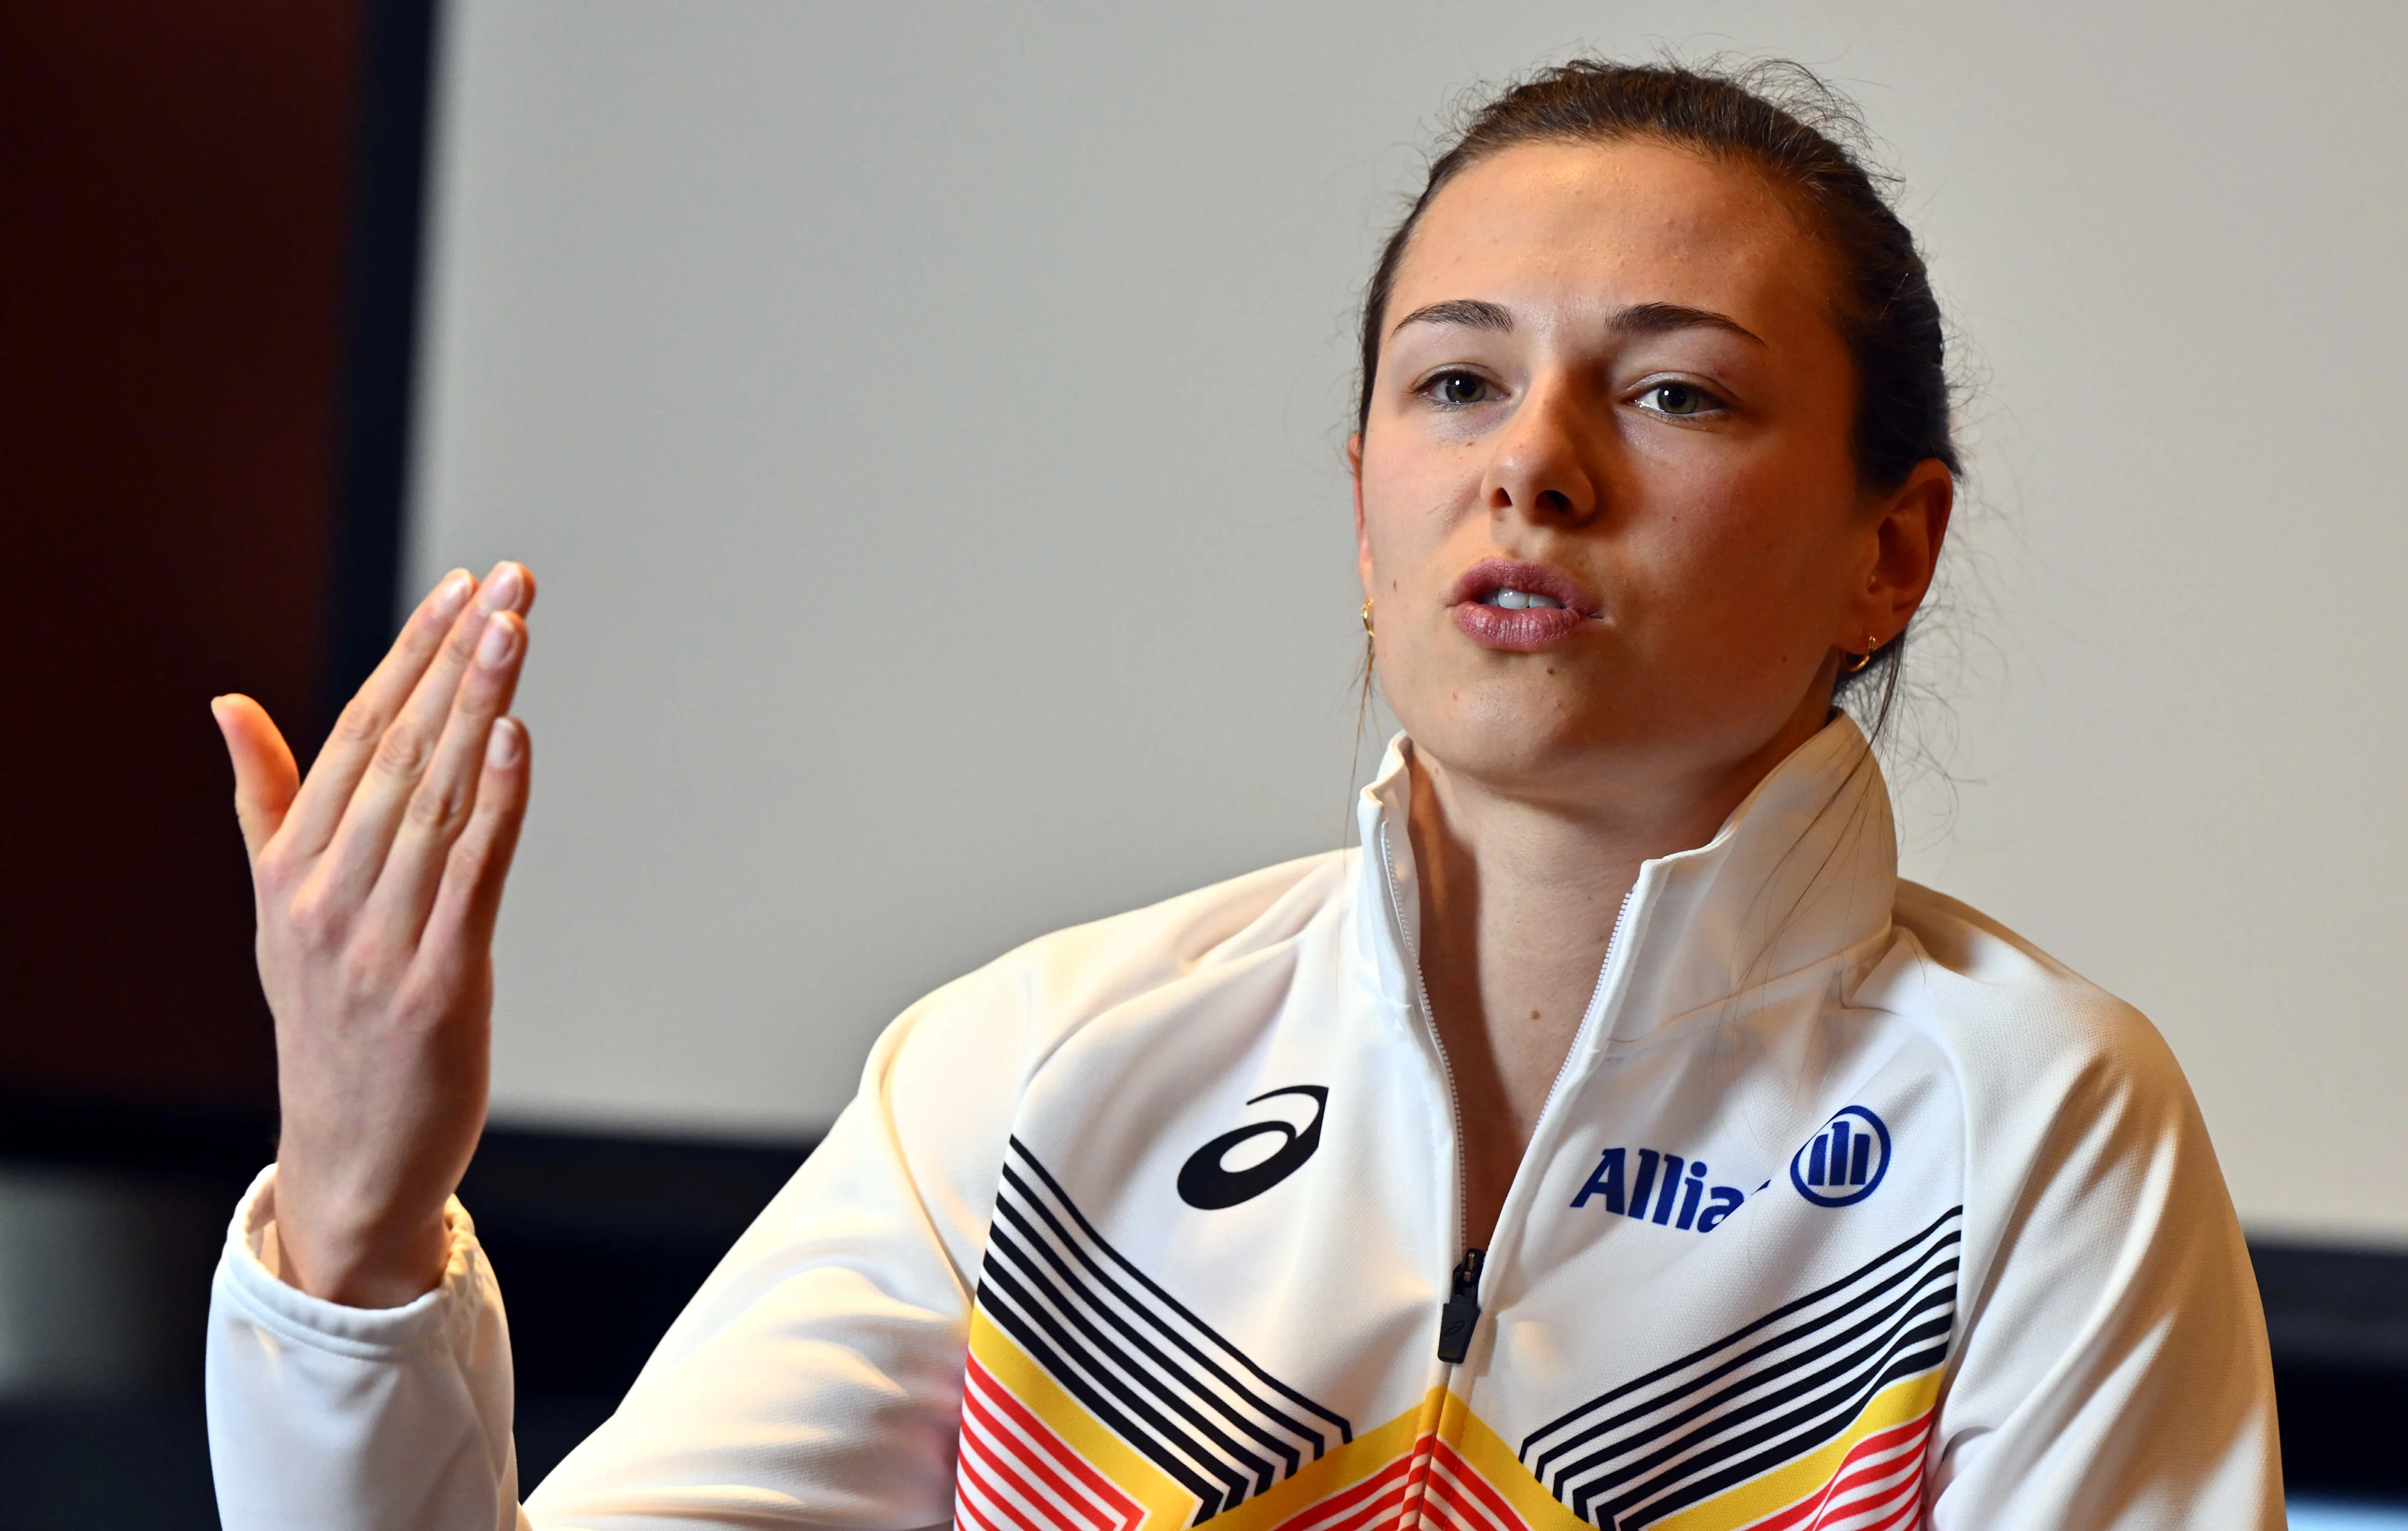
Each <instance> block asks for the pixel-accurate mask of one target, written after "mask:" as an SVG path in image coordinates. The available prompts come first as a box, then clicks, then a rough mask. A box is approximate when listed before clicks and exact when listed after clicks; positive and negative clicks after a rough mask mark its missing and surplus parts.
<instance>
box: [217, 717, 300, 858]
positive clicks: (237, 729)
mask: <svg viewBox="0 0 2408 1531" xmlns="http://www.w3.org/2000/svg"><path fill="white" fill-rule="evenodd" d="M209 715H210V716H211V717H213V718H215V719H216V720H217V723H218V732H219V733H221V734H222V735H224V736H225V745H226V753H227V755H228V756H230V757H231V758H232V759H233V761H234V816H235V818H236V821H237V822H238V823H240V824H241V825H242V844H243V849H244V850H245V851H249V852H250V853H251V860H253V861H257V860H258V859H259V852H260V848H261V847H263V846H265V844H266V843H267V841H268V837H270V836H272V835H274V834H275V833H276V831H277V828H278V826H279V825H280V824H282V823H284V815H285V812H286V810H287V809H289V808H291V807H292V806H293V797H294V794H295V793H297V792H299V791H300V789H301V772H300V768H299V767H298V766H296V765H294V763H293V749H292V746H290V745H288V744H286V743H285V742H284V736H283V735H282V734H281V733H279V732H278V731H277V727H276V723H275V722H274V721H273V720H272V719H270V718H269V717H268V715H267V709H266V708H264V707H261V706H260V705H259V704H258V703H257V702H254V701H252V700H251V698H250V697H248V696H243V695H230V696H220V697H216V698H214V699H212V700H211V701H210V703H209Z"/></svg>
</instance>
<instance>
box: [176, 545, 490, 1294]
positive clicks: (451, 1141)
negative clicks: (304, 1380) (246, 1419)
mask: <svg viewBox="0 0 2408 1531" xmlns="http://www.w3.org/2000/svg"><path fill="white" fill-rule="evenodd" d="M534 601H535V580H534V577H533V576H532V575H530V574H529V573H528V572H527V571H526V570H525V569H524V568H523V567H522V566H520V565H516V564H508V563H505V564H499V565H495V567H494V570H493V572H492V573H491V574H490V575H488V576H487V577H486V579H485V582H484V584H483V585H482V587H481V588H480V586H479V585H478V583H477V581H476V580H475V579H472V578H471V577H470V576H469V574H468V573H467V571H466V570H465V569H463V570H459V571H456V572H454V573H452V574H451V575H449V576H447V577H446V578H445V579H443V581H442V582H441V583H440V584H438V585H437V586H436V587H435V590H434V591H433V593H431V594H428V596H427V597H426V599H425V600H423V601H422V602H421V603H419V607H418V609H417V610H416V611H414V612H412V613H411V614H410V617H409V622H408V623H407V624H406V625H405V626H404V627H403V628H402V632H401V637H399V638H397V639H395V640H394V646H393V649H392V651H390V652H388V653H387V654H386V655H385V657H384V661H383V663H381V664H380V665H378V666H377V669H376V673H375V674H374V675H372V676H370V677H369V678H368V681H367V684H366V685H365V686H363V687H361V688H360V693H359V694H358V695H356V696H354V697H352V698H351V705H350V706H348V707H346V708H343V715H342V717H341V719H340V720H339V721H337V723H336V724H335V730H334V733H333V735H332V736H331V737H329V738H328V739H327V741H326V747H325V749H324V750H323V751H322V752H321V753H320V754H319V756H318V760H317V763H316V764H315V765H312V766H311V767H310V771H309V778H308V780H307V781H304V780H301V779H300V773H299V771H298V770H297V769H296V768H295V766H294V759H293V751H292V750H291V749H290V748H288V747H287V746H286V744H285V742H284V737H283V736H282V735H281V734H279V732H278V731H277V728H276V725H275V723H272V722H270V721H269V720H268V716H267V713H266V711H265V708H261V707H260V705H259V704H258V703H257V702H254V701H252V700H251V698H250V697H248V696H221V697H219V698H217V699H216V700H215V701H214V702H212V703H211V704H210V710H211V711H212V712H213V713H215V714H216V716H217V721H218V726H219V728H220V729H221V730H222V732H223V733H224V735H225V741H226V750H227V752H228V753H229V754H231V755H232V756H233V757H234V773H235V812H236V817H237V818H239V819H240V821H241V823H242V837H243V843H244V845H245V847H246V848H247V849H248V850H249V851H250V852H251V886H252V889H253V891H254V892H255V894H256V895H257V901H258V908H259V976H260V981H261V983H262V984H263V985H264V986H265V989H266V991H267V1005H268V1009H270V1010H271V1011H272V1012H273V1013H274V1015H275V1017H276V1059H277V1087H278V1094H279V1097H280V1098H281V1101H282V1105H283V1113H284V1120H283V1135H282V1138H281V1140H280V1141H279V1145H278V1149H277V1155H276V1166H277V1168H276V1188H275V1195H276V1208H275V1210H276V1224H277V1228H276V1231H277V1239H278V1243H279V1251H280V1254H281V1259H282V1269H283V1275H284V1279H285V1280H286V1281H290V1282H291V1283H292V1284H293V1285H294V1286H297V1287H299V1288H300V1289H301V1290H303V1291H305V1292H308V1293H311V1294H313V1295H317V1296H322V1297H325V1298H328V1299H330V1300H332V1301H335V1302H339V1303H344V1304H347V1305H349V1306H352V1307H361V1308H390V1307H397V1306H399V1305H400V1304H402V1303H406V1302H408V1301H409V1300H410V1299H411V1298H413V1297H416V1296H417V1295H420V1294H422V1293H423V1292H426V1291H428V1290H430V1289H431V1288H433V1287H434V1285H435V1284H436V1283H437V1281H439V1280H440V1279H441V1276H442V1273H443V1265H444V1260H445V1257H446V1252H447V1250H448V1248H449V1238H448V1235H447V1233H446V1230H445V1228H444V1224H443V1204H444V1201H445V1198H447V1197H448V1196H449V1195H451V1194H452V1189H453V1188H454V1187H455V1186H457V1185H458V1184H459V1181H460V1176H461V1173H462V1171H464V1170H466V1168H467V1166H468V1156H469V1154H470V1153H471V1152H474V1150H475V1148H476V1145H477V1137H478V1134H479V1133H480V1132H481V1131H482V1130H483V1127H484V1121H485V1095H486V1080H487V1077H488V1073H489V1068H490V1063H491V1050H490V1047H489V1037H490V1034H491V1027H492V1021H493V995H494V963H493V937H494V922H495V916H496V915H497V914H498V912H499V911H500V909H501V902H502V882H503V880H504V878H506V877H507V876H508V875H509V866H510V854H511V851H513V850H514V849H515V848H516V846H517V843H518V835H519V824H520V822H521V820H522V819H523V816H524V814H525V812H526V801H527V780H528V756H527V736H526V729H525V727H524V726H523V724H521V723H519V722H518V721H517V720H516V719H514V718H511V717H509V716H507V714H508V712H509V705H510V697H511V694H512V693H513V692H514V691H515V690H516V689H517V686H518V678H519V667H520V665H521V663H522V661H523V659H524V657H525V654H526V637H527V635H526V622H525V613H526V611H527V608H529V607H530V606H532V605H533V604H534Z"/></svg>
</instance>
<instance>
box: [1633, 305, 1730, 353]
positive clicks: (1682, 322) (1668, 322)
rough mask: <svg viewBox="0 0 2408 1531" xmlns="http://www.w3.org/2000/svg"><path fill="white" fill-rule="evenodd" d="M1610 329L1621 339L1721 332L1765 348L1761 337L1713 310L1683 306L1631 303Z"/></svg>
mask: <svg viewBox="0 0 2408 1531" xmlns="http://www.w3.org/2000/svg"><path fill="white" fill-rule="evenodd" d="M1608 327H1609V328H1611V329H1613V330H1615V331H1617V332H1618V333H1620V334H1623V335H1666V334H1670V332H1671V331H1673V330H1691V329H1709V330H1724V331H1727V332H1728V333H1729V334H1732V335H1736V336H1742V337H1743V338H1745V339H1749V340H1753V341H1755V342H1756V344H1757V345H1759V346H1760V345H1763V344H1764V337H1763V336H1760V335H1758V334H1756V332H1755V331H1754V330H1751V329H1749V328H1748V327H1747V326H1746V325H1744V324H1742V323H1741V322H1739V321H1738V320H1736V319H1733V318H1732V317H1731V316H1730V315H1728V314H1718V313H1716V312H1714V311H1713V309H1712V308H1690V307H1689V306H1688V305H1687V304H1684V303H1634V304H1632V305H1631V306H1630V307H1629V308H1625V309H1623V310H1622V311H1621V312H1620V313H1618V314H1615V315H1614V316H1613V320H1612V321H1611V322H1609V325H1608Z"/></svg>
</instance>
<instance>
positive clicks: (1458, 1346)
mask: <svg viewBox="0 0 2408 1531" xmlns="http://www.w3.org/2000/svg"><path fill="white" fill-rule="evenodd" d="M1487 1263H1488V1252H1487V1251H1486V1250H1466V1251H1464V1252H1463V1258H1462V1259H1461V1260H1460V1261H1458V1262H1456V1264H1455V1285H1454V1287H1453V1288H1452V1289H1451V1290H1450V1291H1449V1292H1448V1293H1447V1295H1446V1306H1445V1307H1443V1308H1441V1309H1439V1310H1438V1358H1439V1359H1440V1360H1441V1361H1443V1362H1445V1363H1446V1364H1447V1365H1448V1366H1454V1365H1455V1363H1457V1362H1459V1361H1461V1360H1462V1359H1463V1358H1464V1356H1465V1355H1466V1354H1468V1353H1469V1352H1470V1350H1471V1331H1472V1330H1474V1329H1476V1328H1478V1327H1479V1326H1480V1267H1481V1266H1484V1265H1485V1264H1487Z"/></svg>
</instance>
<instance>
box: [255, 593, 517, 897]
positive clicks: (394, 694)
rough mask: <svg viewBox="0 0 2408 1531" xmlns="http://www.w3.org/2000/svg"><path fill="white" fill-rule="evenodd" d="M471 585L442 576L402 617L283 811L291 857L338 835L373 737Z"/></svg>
mask: <svg viewBox="0 0 2408 1531" xmlns="http://www.w3.org/2000/svg"><path fill="white" fill-rule="evenodd" d="M476 589H477V581H476V580H475V579H473V578H472V577H471V576H470V575H469V573H468V571H467V570H466V569H453V570H452V572H451V573H449V574H447V575H445V576H444V577H443V578H442V579H441V580H440V581H439V582H437V585H436V587H435V588H434V589H433V590H432V591H430V592H428V594H427V596H426V598H425V599H424V600H423V601H421V602H419V603H418V609H417V610H415V611H413V612H411V613H410V614H409V621H408V622H403V623H402V625H401V636H400V637H397V638H395V639H394V643H393V647H392V648H391V649H390V650H388V651H386V653H385V656H384V659H383V660H382V662H381V663H380V664H379V665H377V667H376V673H374V674H373V675H370V676H369V677H368V679H367V683H366V685H364V686H362V687H361V688H360V690H359V694H358V695H356V696H353V697H352V698H351V702H350V704H349V705H348V706H346V707H345V708H343V715H342V716H341V717H340V718H337V720H336V721H335V731H334V732H333V733H332V734H330V735H328V736H327V737H326V747H325V748H324V749H322V750H321V751H318V759H317V761H316V762H315V763H314V764H313V765H311V766H310V767H309V780H307V781H305V782H303V783H302V784H301V792H300V795H299V796H297V797H296V798H294V801H293V807H292V811H291V812H290V813H289V814H288V815H286V819H285V822H286V823H287V824H289V825H290V826H291V829H292V833H291V834H290V836H288V839H289V841H290V843H291V845H292V849H293V852H294V855H296V856H298V857H302V858H305V859H306V858H308V857H311V856H315V855H317V854H318V853H319V852H320V851H323V850H324V849H325V848H326V845H327V842H328V841H330V840H332V839H333V838H334V837H335V829H336V826H337V825H338V824H340V823H342V822H343V810H344V809H345V808H349V807H350V806H351V793H352V791H353V789H355V788H357V787H358V786H359V784H360V777H361V776H362V775H363V774H364V773H366V770H367V767H368V761H369V759H370V758H371V757H372V756H373V755H374V753H375V751H376V748H377V742H378V741H379V740H380V739H381V738H383V737H384V732H385V730H386V729H387V728H388V727H390V726H391V725H392V723H393V720H394V717H395V716H396V715H397V714H398V713H399V712H400V711H401V708H402V704H403V703H405V702H407V701H408V700H409V694H410V692H411V690H412V689H413V688H414V687H416V686H417V684H418V681H419V678H420V677H421V676H423V675H424V674H425V672H426V666H427V664H428V662H429V661H431V660H432V659H434V657H435V655H436V653H437V651H439V650H440V649H441V648H442V646H443V639H444V636H445V635H446V634H448V633H450V632H451V631H452V628H453V627H454V626H455V625H457V622H458V620H459V618H460V615H461V613H462V611H463V610H464V609H465V608H466V607H467V605H468V597H469V595H470V594H473V593H474V592H475V591H476ZM253 853H254V854H256V851H254V852H253Z"/></svg>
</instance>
